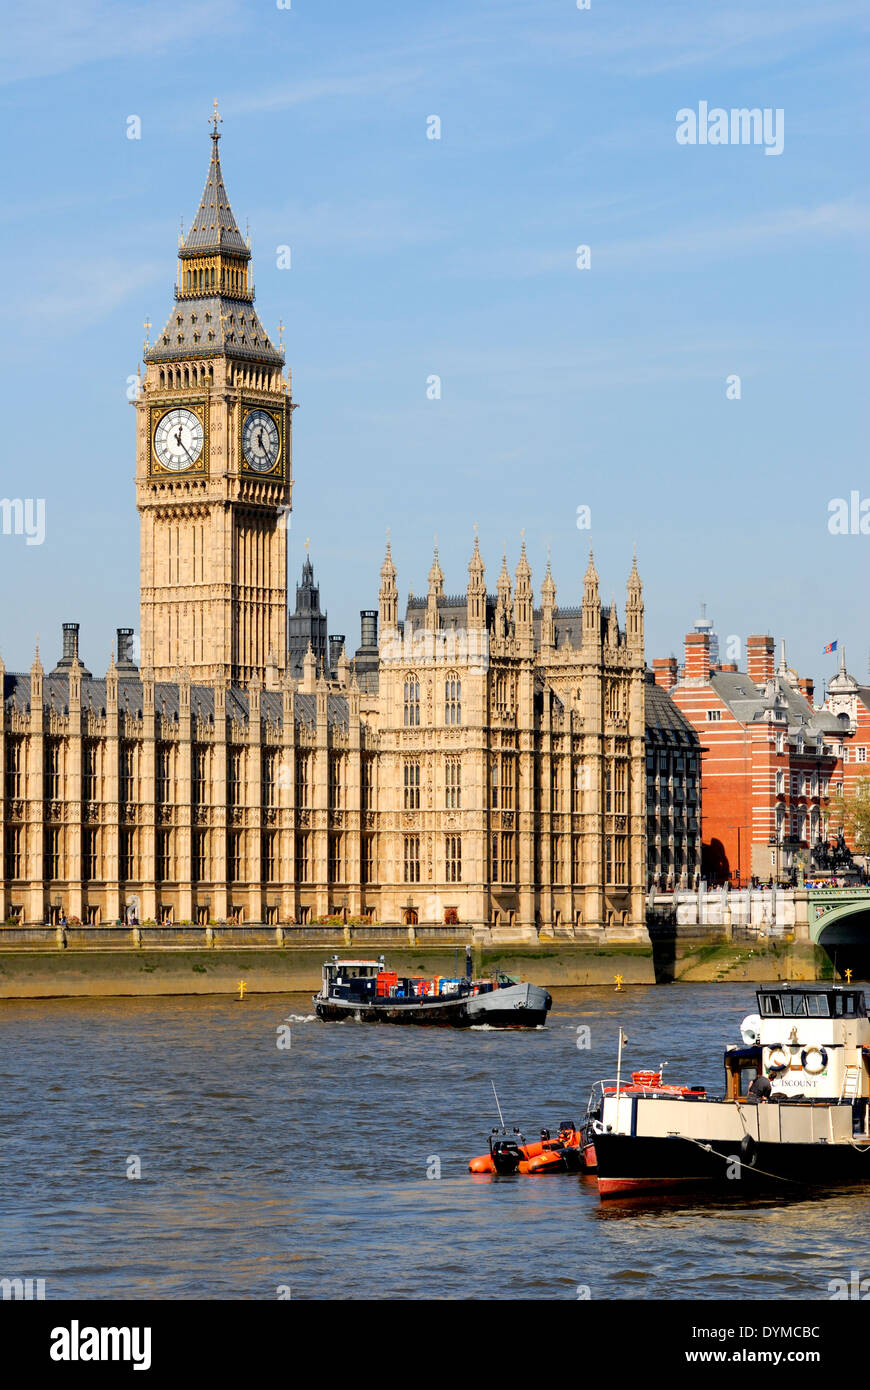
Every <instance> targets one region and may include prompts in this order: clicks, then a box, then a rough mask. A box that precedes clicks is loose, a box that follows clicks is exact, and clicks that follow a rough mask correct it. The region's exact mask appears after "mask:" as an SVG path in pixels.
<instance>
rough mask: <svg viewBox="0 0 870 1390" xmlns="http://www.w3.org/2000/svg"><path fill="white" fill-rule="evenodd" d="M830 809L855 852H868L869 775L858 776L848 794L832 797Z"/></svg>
mask: <svg viewBox="0 0 870 1390" xmlns="http://www.w3.org/2000/svg"><path fill="white" fill-rule="evenodd" d="M831 809H832V811H833V812H834V816H835V817H836V818H837V819H838V820H839V821H840V822H841V824H842V826H843V830H844V831H845V834H846V838H847V840H848V841H849V843H850V844H851V845H853V846H854V848H855V849H856V850H857V852H858V853H859V854H861V853H863V854H867V853H868V852H870V777H859V778H858V780H857V782H856V783H855V786H854V789H853V791H851V792H850V793H849V795H848V796H844V795H842V794H841V795H840V796H836V797H834V799H833V802H832V804H831Z"/></svg>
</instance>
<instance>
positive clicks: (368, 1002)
mask: <svg viewBox="0 0 870 1390" xmlns="http://www.w3.org/2000/svg"><path fill="white" fill-rule="evenodd" d="M552 1003H553V1000H552V997H551V995H550V994H548V992H547V990H545V989H542V988H541V987H540V985H530V984H528V983H527V982H525V981H522V980H515V979H514V978H513V977H512V976H511V975H505V974H504V973H503V972H502V971H499V972H498V973H497V974H495V975H493V976H491V977H490V978H489V979H485V980H474V979H472V978H471V954H470V952H469V953H468V954H467V956H466V970H465V975H464V976H443V975H435V976H431V977H428V978H426V977H417V976H400V975H399V974H398V973H397V972H396V971H392V970H387V968H386V966H385V964H384V957H383V956H381V957H380V958H379V959H378V960H339V958H338V956H333V957H332V960H329V961H327V962H326V964H325V965H324V967H323V983H322V984H321V987H320V993H319V994H315V996H314V1011H315V1013H316V1014H317V1016H318V1018H322V1019H325V1020H328V1021H331V1022H335V1021H336V1020H341V1019H346V1018H355V1019H358V1020H360V1021H361V1022H363V1023H441V1024H445V1025H448V1026H450V1027H453V1028H472V1027H475V1026H478V1027H479V1026H481V1025H483V1024H488V1025H489V1026H491V1027H493V1028H539V1027H542V1026H543V1024H544V1023H545V1022H546V1019H547V1013H548V1012H549V1010H550V1008H551V1007H552Z"/></svg>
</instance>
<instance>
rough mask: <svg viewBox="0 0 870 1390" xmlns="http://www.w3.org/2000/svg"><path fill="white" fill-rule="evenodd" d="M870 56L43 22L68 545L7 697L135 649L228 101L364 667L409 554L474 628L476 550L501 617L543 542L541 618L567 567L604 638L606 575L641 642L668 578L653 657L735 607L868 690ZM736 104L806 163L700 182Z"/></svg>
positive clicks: (48, 326) (15, 406) (47, 304)
mask: <svg viewBox="0 0 870 1390" xmlns="http://www.w3.org/2000/svg"><path fill="white" fill-rule="evenodd" d="M867 27H868V19H867V14H866V8H865V6H864V5H863V4H862V3H861V2H860V0H825V3H824V4H820V3H817V2H816V0H814V2H813V3H809V2H808V0H769V3H766V4H765V5H764V6H763V7H759V6H758V5H757V3H751V2H750V0H732V3H730V4H727V5H724V4H720V5H713V4H710V3H701V4H699V3H697V0H669V3H668V4H667V5H665V6H658V5H653V4H651V3H650V0H628V2H627V3H621V4H617V3H613V0H591V7H590V9H589V10H583V11H581V10H578V9H577V8H576V0H522V3H520V2H519V0H441V3H439V4H438V5H430V6H418V5H409V4H408V3H407V0H401V2H400V0H367V3H365V4H359V3H351V0H292V8H291V9H279V8H278V6H277V5H276V4H275V3H274V2H273V3H267V0H254V2H253V3H252V0H246V3H241V0H208V3H206V2H205V0H172V3H165V0H152V3H149V4H148V5H147V6H132V5H127V4H121V3H99V0H93V3H76V0H73V2H72V3H71V4H69V5H65V6H60V7H51V9H50V10H46V9H45V8H44V7H37V8H33V7H21V6H13V5H12V4H10V3H8V0H7V3H6V4H4V6H3V30H4V46H3V54H2V56H0V82H2V86H0V103H2V130H3V142H4V166H5V169H6V198H5V200H4V204H3V206H2V208H0V236H2V239H3V248H2V254H3V265H4V267H5V270H6V286H5V288H6V296H5V299H6V305H5V308H6V313H5V316H4V319H5V325H6V332H5V333H4V334H3V336H2V344H0V353H2V357H3V359H4V360H3V363H2V368H3V371H2V379H3V385H4V394H5V409H4V418H5V421H6V432H5V450H4V454H3V480H2V493H3V495H6V496H9V497H16V496H21V497H44V498H45V499H46V524H47V530H46V539H45V543H44V544H43V545H41V546H27V545H26V544H25V542H24V539H23V538H22V537H20V536H3V535H0V576H2V583H3V590H2V592H3V593H4V594H5V595H6V598H7V602H6V604H5V605H4V612H3V616H2V621H0V651H2V654H3V658H4V660H5V661H6V664H7V667H8V668H14V669H22V668H26V667H27V666H28V665H29V664H30V660H31V658H32V652H33V642H34V637H35V634H36V633H37V632H39V634H40V637H41V647H42V652H43V658H44V660H45V661H46V663H49V662H53V661H54V660H55V659H56V655H57V651H58V647H59V631H60V623H61V622H62V621H64V620H71V619H77V620H79V621H80V622H81V623H82V655H83V657H84V659H85V660H86V662H87V663H88V664H89V665H90V666H91V668H92V669H93V670H94V671H95V673H97V672H102V671H103V670H104V668H105V665H106V664H107V662H108V658H109V652H110V647H111V643H112V638H113V633H114V629H115V627H118V626H126V625H131V626H138V517H137V514H136V510H135V495H134V486H133V475H134V467H135V463H134V418H133V417H134V411H133V409H132V407H131V406H130V405H129V404H128V403H127V401H126V399H125V389H126V381H127V377H128V375H129V374H130V373H132V372H135V370H136V364H137V360H138V358H139V356H140V354H141V347H142V340H143V329H142V325H143V322H144V320H145V319H146V317H147V318H150V320H151V322H152V323H153V325H154V328H153V330H152V333H156V332H157V331H159V329H160V328H162V326H163V324H164V322H165V320H166V318H167V317H168V314H169V310H170V308H171V305H172V288H173V285H174V276H175V250H176V245H177V233H178V228H179V223H180V219H181V218H184V220H185V224H186V225H189V223H190V220H191V218H192V216H193V214H194V212H195V210H196V207H197V205H198V202H199V198H200V194H201V191H202V185H203V183H204V181H205V175H206V170H207V164H208V157H209V150H210V145H209V140H208V131H209V124H208V117H209V114H210V112H211V107H212V101H213V99H214V97H218V98H219V100H220V106H221V112H222V115H223V118H224V121H223V126H222V136H223V138H222V142H221V157H222V162H223V169H224V176H225V179H226V184H227V189H228V192H229V195H230V199H231V201H232V204H233V208H234V211H235V214H236V217H237V219H238V221H239V223H240V225H241V226H242V227H244V222H245V218H246V217H247V218H249V219H250V230H251V239H252V248H253V253H254V277H255V282H256V287H257V308H258V311H259V313H260V316H261V318H262V319H263V322H264V324H265V325H266V327H267V329H268V330H269V331H270V332H271V333H272V334H273V336H274V335H275V333H276V326H277V324H278V321H279V319H280V318H283V321H284V323H285V325H286V332H285V343H286V347H287V354H288V362H289V363H290V365H291V366H292V369H293V380H294V393H295V396H296V399H297V400H298V401H299V402H300V409H299V410H298V411H297V412H296V414H295V418H294V426H295V441H294V448H295V458H294V464H295V468H294V472H295V488H294V516H293V521H292V527H291V585H292V583H293V582H295V577H296V574H297V573H298V570H299V568H300V566H301V562H302V554H303V542H304V539H305V537H306V536H308V537H310V538H311V553H312V557H313V559H314V562H315V569H316V574H317V577H318V578H319V580H320V581H321V583H322V587H323V597H324V600H325V602H326V605H327V607H328V610H329V617H330V623H329V626H330V631H333V632H336V631H338V632H344V633H346V634H348V639H349V646H355V645H356V644H357V642H358V610H359V609H360V608H366V607H370V606H374V605H375V604H376V602H377V585H378V569H379V567H380V563H381V560H382V556H383V549H384V539H385V532H386V528H387V527H390V528H391V531H392V541H393V554H394V557H395V560H396V563H397V566H398V570H399V588H400V593H401V594H405V593H407V591H408V589H409V588H411V589H413V590H414V591H415V592H417V593H420V592H422V591H425V587H426V575H427V572H428V569H429V565H430V560H431V550H432V542H433V536H434V535H435V534H437V536H438V544H439V550H440V557H441V563H442V567H443V569H444V572H445V576H446V588H447V590H448V591H449V592H457V591H460V590H462V589H464V587H465V584H466V580H467V571H466V566H467V562H468V557H469V554H470V550H471V546H472V542H473V526H474V524H475V523H478V524H479V527H480V541H481V550H482V552H483V555H484V558H485V560H486V562H487V567H488V579H489V581H490V584H491V585H492V586H493V587H494V585H495V580H496V576H497V572H498V568H499V566H500V561H501V554H502V548H503V546H506V547H507V553H508V560H509V563H510V565H511V567H512V568H513V567H514V566H515V565H516V561H517V558H518V552H519V544H520V532H521V529H522V528H525V533H526V541H527V546H528V553H529V559H530V562H531V564H532V569H533V576H534V582H535V584H536V587H537V586H539V584H540V581H541V579H542V577H543V572H544V567H545V563H546V551H547V547H548V546H549V547H551V550H552V564H553V573H554V576H555V579H556V582H557V585H558V601H559V602H561V603H565V604H567V603H576V602H578V601H579V595H580V591H581V587H582V575H583V571H584V569H585V565H586V557H587V553H588V549H589V545H590V543H591V544H592V546H593V547H594V549H595V555H596V562H597V564H598V569H599V573H600V575H601V582H602V592H603V597H604V598H605V600H607V599H609V598H610V596H611V593H614V592H615V594H616V597H617V601H618V603H619V606H620V612H621V611H622V605H623V601H624V586H625V580H626V577H627V575H628V571H629V569H630V566H631V557H632V549H633V547H634V546H635V545H636V546H637V551H638V563H639V568H640V571H641V575H642V577H643V579H644V583H645V599H646V604H647V654H648V657H649V659H652V657H653V656H656V655H666V654H668V653H670V652H671V651H676V652H680V651H681V646H682V638H683V634H684V633H685V632H686V631H687V630H688V629H689V628H690V627H691V625H692V623H693V622H694V620H695V618H696V617H697V615H698V610H699V604H700V602H701V601H702V600H704V601H706V603H707V606H708V611H709V613H710V615H711V616H712V617H713V618H714V619H715V622H716V626H717V630H718V632H719V634H720V638H723V637H725V636H727V635H729V634H735V635H738V636H740V637H743V638H745V636H746V635H747V634H748V633H751V632H763V631H771V632H773V633H774V635H775V636H776V637H777V639H779V638H780V637H781V636H785V637H786V639H787V643H788V655H789V659H790V661H791V662H792V663H793V664H795V665H796V666H799V667H800V669H801V671H802V672H803V671H806V672H808V673H810V674H813V675H815V676H816V678H817V680H821V678H822V677H823V676H829V675H830V674H831V673H832V670H833V662H832V659H831V658H830V657H823V656H822V655H821V649H822V647H823V646H824V645H825V643H827V642H828V641H830V640H831V639H833V638H837V639H838V640H839V641H840V643H841V644H843V643H845V646H846V651H847V656H848V660H849V665H850V667H851V669H852V670H853V672H854V674H856V675H857V676H859V678H866V677H867V671H868V658H870V633H868V624H867V621H866V613H867V595H868V583H867V579H868V555H870V536H861V535H857V536H839V535H838V536H833V535H830V534H829V532H828V525H827V523H828V504H829V501H830V499H832V498H834V497H848V495H849V493H850V492H851V491H852V490H855V489H857V490H858V491H859V492H860V496H861V497H862V498H864V497H870V470H868V467H867V442H868V422H867V406H866V402H867V390H866V378H867V370H868V352H867V346H866V343H867V331H866V324H867V298H868V295H867V288H868V280H867V262H866V251H865V250H864V246H865V245H866V241H867V232H868V229H870V197H868V189H867V157H866V155H867V144H868V119H867V116H868V112H867V97H866V89H867V61H868V57H867V45H866V32H867ZM700 101H707V102H708V103H709V105H710V106H711V107H714V106H721V107H724V108H726V109H730V108H732V107H742V106H748V107H756V106H757V107H762V108H765V107H770V108H782V109H783V111H784V113H785V142H784V149H783V152H782V154H781V155H779V156H772V157H771V156H767V155H765V153H764V150H763V149H762V148H760V147H758V146H719V147H714V146H710V145H708V146H694V147H692V146H681V145H678V144H677V142H676V139H675V129H676V113H677V111H678V110H679V109H681V108H685V107H691V108H693V109H697V107H698V103H699V102H700ZM130 115H137V116H139V118H140V119H141V123H142V138H141V139H140V140H129V139H127V137H126V128H127V118H128V117H129V116H130ZM431 115H437V116H439V118H440V120H441V136H442V138H441V139H440V140H438V141H436V140H429V139H427V138H426V128H427V118H428V117H429V116H431ZM285 244H286V245H290V246H291V248H292V268H291V269H290V270H281V269H279V268H278V266H277V264H276V248H277V247H278V246H280V245H285ZM580 244H586V245H589V246H590V247H591V268H590V269H589V270H584V271H581V270H578V269H577V267H576V256H575V250H576V247H577V246H578V245H580ZM732 373H737V374H739V376H740V378H741V382H742V398H741V399H740V400H739V401H736V400H727V399H726V394H725V384H726V378H727V377H728V376H729V374H732ZM431 375H438V376H439V377H440V378H441V381H442V397H441V399H440V400H437V401H433V400H429V399H427V394H426V383H427V378H429V377H430V376H431ZM584 504H585V505H588V506H589V507H590V508H591V516H592V528H591V530H590V531H586V530H578V529H577V525H576V517H577V508H578V506H580V505H584Z"/></svg>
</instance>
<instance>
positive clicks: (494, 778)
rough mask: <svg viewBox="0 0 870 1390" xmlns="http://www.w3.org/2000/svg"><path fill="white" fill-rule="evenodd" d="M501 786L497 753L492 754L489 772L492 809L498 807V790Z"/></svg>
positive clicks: (495, 809)
mask: <svg viewBox="0 0 870 1390" xmlns="http://www.w3.org/2000/svg"><path fill="white" fill-rule="evenodd" d="M500 786H501V768H500V766H499V759H498V754H497V753H496V754H494V755H493V759H492V767H491V768H490V774H489V791H490V803H489V804H490V806H491V807H492V809H493V810H494V811H497V810H498V808H499V791H500Z"/></svg>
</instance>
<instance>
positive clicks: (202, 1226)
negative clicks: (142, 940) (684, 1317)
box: [0, 984, 870, 1301]
mask: <svg viewBox="0 0 870 1390" xmlns="http://www.w3.org/2000/svg"><path fill="white" fill-rule="evenodd" d="M554 1000H555V1002H554V1007H553V1011H552V1013H551V1014H550V1018H549V1022H548V1026H547V1027H546V1028H545V1029H541V1030H537V1031H534V1032H530V1033H523V1032H504V1031H486V1030H481V1031H478V1030H473V1031H455V1032H454V1031H452V1030H446V1029H445V1030H442V1029H432V1028H414V1027H406V1028H395V1027H389V1026H385V1025H378V1024H358V1023H344V1024H323V1023H320V1022H319V1021H317V1020H316V1019H314V1017H313V1013H312V1007H311V999H310V996H300V995H270V996H257V997H254V998H250V997H249V998H247V999H246V1000H245V1001H244V1002H238V1001H236V1000H233V999H228V998H226V997H216V996H206V997H186V998H162V997H161V998H156V999H155V998H150V999H141V998H140V999H97V1000H81V999H77V1000H40V1001H9V1002H4V1003H3V1004H2V1005H0V1009H2V1033H0V1038H2V1057H0V1077H2V1092H0V1120H2V1168H0V1211H2V1235H0V1277H6V1278H13V1277H21V1278H34V1279H38V1278H42V1279H45V1281H46V1284H45V1288H46V1297H47V1298H48V1299H52V1298H98V1299H138V1298H167V1299H168V1298H173V1299H178V1298H190V1299H193V1298H199V1299H231V1298H247V1299H276V1298H280V1297H285V1298H286V1297H288V1296H289V1297H292V1298H294V1299H325V1298H345V1299H385V1298H391V1299H418V1298H444V1299H468V1298H475V1299H477V1298H480V1299H489V1298H510V1299H576V1298H578V1297H582V1298H587V1297H588V1298H590V1299H601V1300H609V1299H643V1298H655V1299H662V1298H664V1299H691V1300H701V1299H704V1300H706V1299H719V1298H727V1299H737V1300H759V1301H779V1300H784V1299H785V1300H787V1299H798V1300H810V1299H827V1298H830V1292H829V1281H831V1280H834V1279H838V1278H840V1279H847V1280H848V1279H849V1277H850V1273H851V1271H855V1270H857V1271H859V1272H861V1274H862V1275H865V1274H868V1273H870V1238H868V1236H867V1234H866V1224H865V1223H866V1212H867V1199H866V1191H867V1189H866V1188H865V1189H863V1190H862V1191H856V1190H840V1191H837V1192H836V1193H834V1194H833V1195H830V1196H825V1195H820V1196H817V1197H815V1198H813V1199H805V1198H804V1199H801V1200H795V1199H791V1200H785V1199H783V1200H782V1201H777V1200H775V1199H764V1200H757V1201H755V1202H754V1203H751V1204H750V1203H742V1204H741V1203H738V1202H732V1203H728V1204H725V1203H719V1204H718V1205H716V1204H709V1203H707V1204H705V1203H702V1202H697V1201H688V1202H686V1201H684V1202H682V1203H680V1204H677V1205H665V1206H662V1205H658V1206H654V1205H646V1206H630V1205H626V1206H623V1205H602V1204H601V1202H600V1201H599V1198H598V1195H597V1190H596V1187H595V1183H594V1181H592V1180H590V1179H587V1178H580V1177H577V1176H574V1175H567V1174H565V1175H551V1176H547V1177H543V1176H542V1177H537V1178H531V1177H517V1178H511V1179H498V1180H494V1179H490V1178H481V1177H471V1176H470V1175H469V1174H468V1172H467V1168H466V1165H467V1161H468V1159H469V1158H470V1157H472V1156H474V1155H475V1154H479V1153H482V1152H484V1151H485V1150H486V1136H487V1133H488V1131H489V1129H490V1127H491V1126H492V1125H493V1124H495V1123H497V1119H498V1117H497V1115H496V1113H495V1108H494V1102H493V1096H492V1087H491V1084H490V1083H491V1081H495V1084H496V1086H497V1088H498V1092H499V1096H500V1099H501V1103H502V1107H503V1110H504V1114H505V1120H506V1121H507V1123H508V1124H509V1125H513V1124H518V1125H520V1126H521V1127H522V1128H523V1129H524V1130H525V1132H526V1133H527V1135H529V1136H534V1135H535V1134H536V1132H537V1130H538V1129H539V1128H540V1127H541V1126H542V1125H548V1126H550V1127H555V1126H557V1125H558V1123H559V1121H561V1120H563V1119H567V1118H570V1119H573V1120H579V1119H580V1118H581V1115H582V1112H583V1110H584V1109H585V1104H586V1098H587V1095H588V1092H589V1089H590V1086H591V1084H592V1083H593V1082H594V1081H596V1080H598V1079H600V1078H602V1077H610V1076H613V1075H615V1071H616V1039H617V1030H618V1027H619V1026H620V1025H622V1027H623V1028H624V1029H625V1031H626V1033H627V1035H628V1040H629V1041H628V1045H627V1047H626V1051H625V1062H624V1069H625V1070H631V1069H632V1068H634V1069H638V1068H641V1067H657V1066H658V1065H659V1064H660V1063H661V1062H667V1064H668V1065H667V1068H666V1071H665V1080H668V1081H672V1082H677V1081H679V1082H684V1083H690V1084H695V1083H699V1084H703V1085H706V1086H707V1087H708V1088H709V1089H711V1090H712V1091H714V1092H715V1093H716V1094H721V1089H722V1052H723V1049H724V1046H725V1044H726V1043H732V1042H739V1024H740V1020H741V1019H742V1018H743V1017H744V1015H746V1014H748V1013H751V1012H754V1011H755V995H754V990H753V987H752V986H751V985H747V984H743V985H740V986H736V985H673V986H670V987H666V986H663V987H658V988H641V987H637V988H632V989H628V990H626V991H625V992H624V993H621V994H617V993H615V992H614V990H613V989H601V988H599V989H573V990H558V991H556V992H555V994H554ZM584 1027H587V1028H588V1029H589V1042H590V1046H589V1047H588V1048H578V1046H577V1042H578V1037H579V1039H580V1041H581V1042H582V1041H583V1036H584V1035H583V1034H582V1033H581V1034H578V1031H577V1030H578V1028H584ZM288 1030H289V1031H288ZM288 1043H289V1046H288V1045H287V1044H288ZM279 1044H281V1045H280V1046H279ZM439 1170H440V1177H436V1176H427V1174H435V1173H437V1172H438V1171H439ZM137 1171H138V1172H139V1173H140V1176H138V1177H136V1176H128V1173H129V1174H133V1175H135V1173H136V1172H137Z"/></svg>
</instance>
